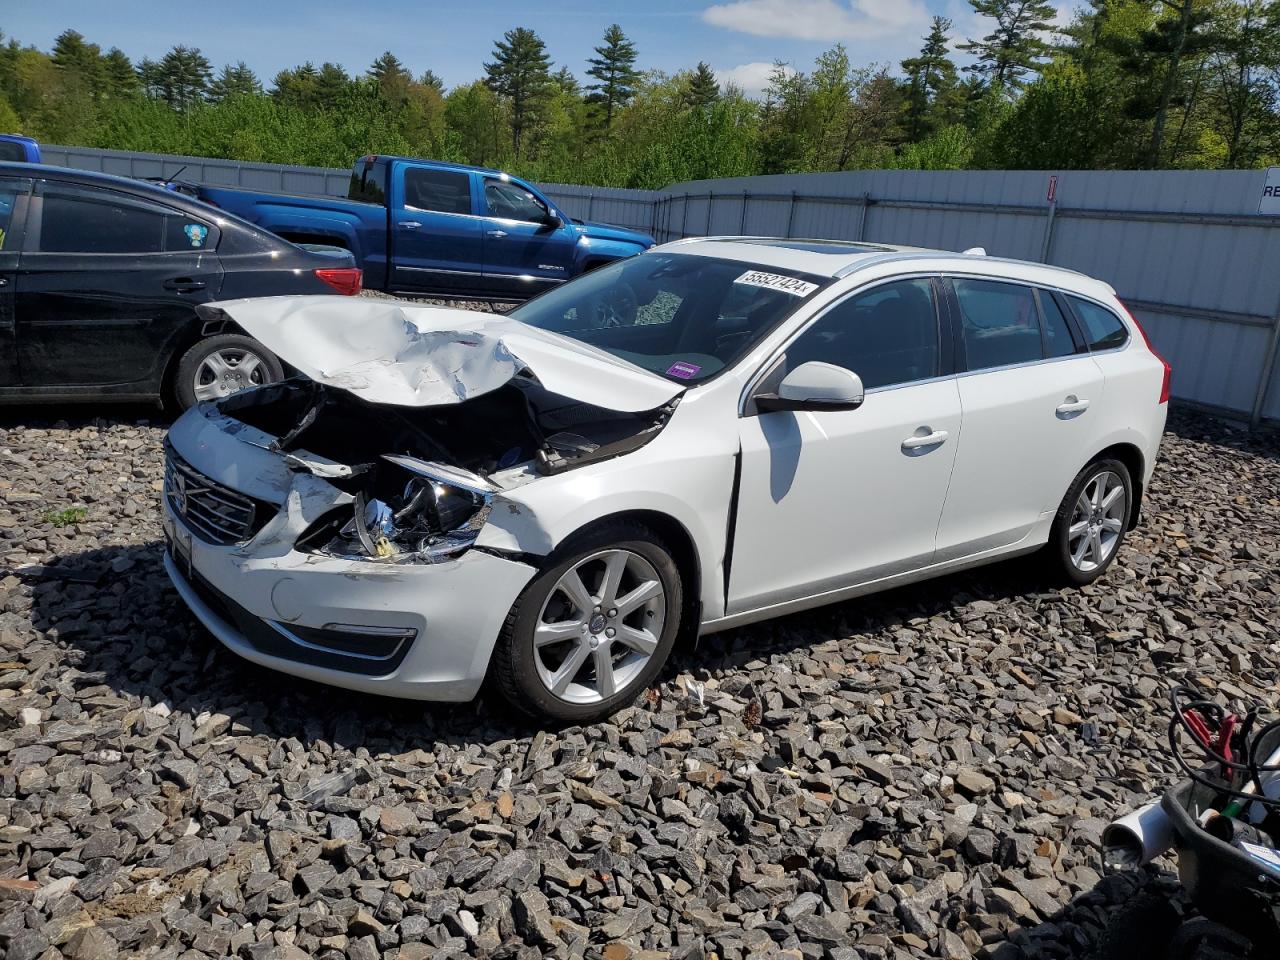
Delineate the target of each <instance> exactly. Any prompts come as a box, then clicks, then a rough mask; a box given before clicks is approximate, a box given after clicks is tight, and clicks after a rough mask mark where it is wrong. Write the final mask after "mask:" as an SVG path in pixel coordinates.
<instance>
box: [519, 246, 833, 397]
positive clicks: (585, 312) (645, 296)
mask: <svg viewBox="0 0 1280 960" xmlns="http://www.w3.org/2000/svg"><path fill="white" fill-rule="evenodd" d="M825 279H826V278H824V277H819V276H815V275H812V274H807V273H796V272H786V273H778V272H776V268H770V267H763V266H758V265H756V264H751V263H744V262H743V261H741V260H718V259H714V258H712V257H699V256H692V255H689V254H678V253H646V254H642V255H641V256H637V257H631V258H629V259H627V260H619V261H618V262H616V263H611V264H609V265H608V266H606V267H601V268H600V269H598V270H595V271H593V272H591V273H588V274H587V275H586V276H583V277H579V278H578V279H577V280H574V281H572V282H571V283H567V284H565V285H564V286H562V287H557V288H556V289H554V290H551V291H550V292H548V293H544V294H543V295H542V296H540V297H538V298H536V299H534V300H531V301H529V302H528V303H526V304H524V305H523V306H521V307H517V308H516V309H515V310H513V311H512V312H511V314H510V316H512V317H514V318H515V319H517V320H520V321H521V322H523V323H527V324H529V325H530V326H532V327H538V328H540V329H542V330H551V331H554V332H555V333H560V334H564V335H565V336H568V337H572V338H573V339H575V340H580V341H582V342H583V343H587V344H590V345H591V346H593V347H598V348H599V349H601V350H604V351H606V352H608V353H611V354H613V355H614V356H616V357H620V358H621V359H623V360H626V361H628V362H630V363H633V364H635V365H636V366H638V367H643V368H644V369H646V370H650V371H652V372H653V373H657V374H661V375H662V376H664V377H666V378H667V379H669V380H674V381H676V382H678V383H688V384H692V383H699V382H701V381H703V380H708V379H710V378H711V377H714V376H715V375H716V374H717V373H719V372H720V371H721V370H724V369H725V368H727V367H730V366H732V365H733V364H734V363H736V362H737V360H738V358H740V357H741V356H743V355H744V354H746V353H747V352H748V351H749V350H751V348H752V347H754V346H755V345H756V344H757V343H759V342H760V340H761V339H762V338H763V337H764V336H765V334H767V333H768V332H769V331H770V330H772V329H773V328H774V327H775V326H776V325H777V324H778V323H779V321H781V320H782V319H783V318H784V317H786V316H787V315H788V314H789V313H791V311H793V310H794V309H795V308H796V307H798V306H799V305H800V304H801V303H802V302H803V301H804V300H805V299H807V298H808V297H810V296H812V295H813V293H814V292H815V291H816V290H817V289H818V288H819V286H821V284H822V283H823V282H824V280H825Z"/></svg>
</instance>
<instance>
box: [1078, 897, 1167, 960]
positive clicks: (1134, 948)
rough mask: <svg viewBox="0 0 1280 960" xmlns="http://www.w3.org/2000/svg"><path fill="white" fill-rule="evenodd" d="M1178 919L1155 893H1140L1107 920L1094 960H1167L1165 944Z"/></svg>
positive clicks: (1163, 899) (1165, 902)
mask: <svg viewBox="0 0 1280 960" xmlns="http://www.w3.org/2000/svg"><path fill="white" fill-rule="evenodd" d="M1181 920H1182V918H1181V917H1180V916H1179V915H1178V911H1177V910H1176V909H1175V908H1174V906H1173V904H1172V903H1170V902H1169V900H1168V899H1167V898H1165V897H1162V896H1160V895H1159V894H1158V893H1141V894H1139V895H1138V896H1137V897H1135V898H1134V900H1133V901H1132V902H1130V903H1129V904H1127V905H1125V906H1124V907H1123V908H1122V909H1120V910H1119V911H1117V912H1116V913H1115V914H1114V915H1113V916H1112V917H1111V919H1110V920H1109V921H1108V923H1107V926H1106V927H1105V928H1104V929H1103V931H1102V936H1101V937H1100V938H1099V940H1098V944H1097V948H1096V950H1095V953H1094V957H1095V958H1096V960H1171V958H1169V945H1170V943H1172V941H1173V936H1174V933H1175V932H1176V931H1177V929H1178V924H1179V923H1180V922H1181Z"/></svg>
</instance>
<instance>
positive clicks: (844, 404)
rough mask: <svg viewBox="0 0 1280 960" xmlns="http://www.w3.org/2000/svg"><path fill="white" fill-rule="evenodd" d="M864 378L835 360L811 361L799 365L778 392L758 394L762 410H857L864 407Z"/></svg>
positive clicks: (786, 377)
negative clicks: (824, 361)
mask: <svg viewBox="0 0 1280 960" xmlns="http://www.w3.org/2000/svg"><path fill="white" fill-rule="evenodd" d="M863 398H864V391H863V389H862V378H861V377H859V376H858V375H857V374H856V373H854V372H853V371H852V370H846V369H845V368H844V367H838V366H836V365H835V364H834V363H823V362H822V361H821V360H810V361H809V362H808V363H802V364H800V366H798V367H796V368H795V369H794V370H792V371H791V372H790V373H788V374H787V375H786V376H785V377H783V379H782V382H781V383H780V384H778V392H777V393H762V394H758V395H757V396H756V408H757V409H758V410H760V411H761V412H762V413H769V412H772V411H774V410H813V411H815V412H817V411H821V410H856V409H857V408H858V407H860V406H862V401H863Z"/></svg>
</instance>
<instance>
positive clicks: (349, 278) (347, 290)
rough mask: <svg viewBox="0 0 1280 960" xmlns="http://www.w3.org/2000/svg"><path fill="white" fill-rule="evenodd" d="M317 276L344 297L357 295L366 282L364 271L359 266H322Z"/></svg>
mask: <svg viewBox="0 0 1280 960" xmlns="http://www.w3.org/2000/svg"><path fill="white" fill-rule="evenodd" d="M316 276H317V277H319V278H320V279H321V280H323V281H324V282H325V283H327V284H328V285H329V286H331V287H333V289H335V290H337V291H338V292H339V293H340V294H342V295H343V296H344V297H353V296H355V295H356V294H357V293H359V292H360V287H361V286H362V284H363V283H364V271H362V270H361V269H360V268H359V267H321V268H320V269H319V270H317V271H316Z"/></svg>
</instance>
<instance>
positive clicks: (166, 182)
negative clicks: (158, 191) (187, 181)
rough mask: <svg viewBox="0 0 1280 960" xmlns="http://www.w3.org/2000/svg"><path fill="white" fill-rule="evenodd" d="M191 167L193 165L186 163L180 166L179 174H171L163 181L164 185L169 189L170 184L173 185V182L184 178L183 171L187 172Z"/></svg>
mask: <svg viewBox="0 0 1280 960" xmlns="http://www.w3.org/2000/svg"><path fill="white" fill-rule="evenodd" d="M189 166H191V164H189V163H184V164H183V165H182V166H180V167H179V168H178V172H177V173H171V174H169V176H167V177H165V179H164V180H163V181H162V182H163V183H164V185H165V186H166V187H167V186H169V184H171V183H173V181H175V180H177V179H178V177H180V176H182V171H183V170H185V169H187V167H189Z"/></svg>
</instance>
